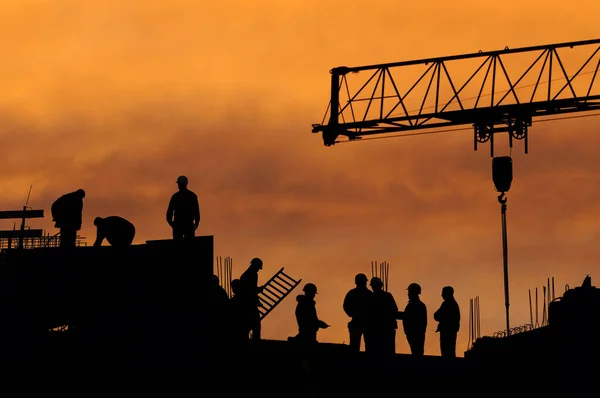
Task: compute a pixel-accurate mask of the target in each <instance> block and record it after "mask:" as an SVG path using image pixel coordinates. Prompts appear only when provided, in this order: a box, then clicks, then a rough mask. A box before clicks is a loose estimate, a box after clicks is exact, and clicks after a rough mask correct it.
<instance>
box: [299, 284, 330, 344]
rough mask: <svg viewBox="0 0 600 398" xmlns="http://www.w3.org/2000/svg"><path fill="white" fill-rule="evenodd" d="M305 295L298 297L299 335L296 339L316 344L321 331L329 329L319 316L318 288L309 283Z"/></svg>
mask: <svg viewBox="0 0 600 398" xmlns="http://www.w3.org/2000/svg"><path fill="white" fill-rule="evenodd" d="M302 291H303V292H304V294H303V295H302V294H300V295H298V296H297V297H296V301H297V302H298V304H297V305H296V321H297V322H298V334H297V335H296V337H295V338H294V340H295V341H297V342H299V343H316V342H317V332H318V331H319V329H327V328H328V327H329V325H328V324H326V323H325V322H323V321H322V320H320V319H319V317H318V316H317V308H316V303H315V296H316V295H317V286H316V285H315V284H314V283H307V284H306V285H304V288H303V289H302Z"/></svg>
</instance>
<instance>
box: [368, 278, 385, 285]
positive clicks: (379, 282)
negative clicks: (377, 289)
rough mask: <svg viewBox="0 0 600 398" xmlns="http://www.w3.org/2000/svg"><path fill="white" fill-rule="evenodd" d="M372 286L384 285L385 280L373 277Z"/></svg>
mask: <svg viewBox="0 0 600 398" xmlns="http://www.w3.org/2000/svg"><path fill="white" fill-rule="evenodd" d="M371 286H383V282H382V281H381V279H379V278H378V277H373V278H371Z"/></svg>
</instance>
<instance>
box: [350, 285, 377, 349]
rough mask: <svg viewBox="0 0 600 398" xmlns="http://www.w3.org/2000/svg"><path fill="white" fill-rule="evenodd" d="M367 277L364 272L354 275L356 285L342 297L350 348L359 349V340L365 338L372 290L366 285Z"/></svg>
mask: <svg viewBox="0 0 600 398" xmlns="http://www.w3.org/2000/svg"><path fill="white" fill-rule="evenodd" d="M367 281H368V278H367V276H366V275H365V274H357V275H356V276H355V277H354V284H355V285H356V287H354V288H352V289H350V290H349V291H348V293H346V296H345V297H344V304H343V308H344V312H345V313H346V315H348V316H349V317H350V318H352V319H351V320H350V322H348V332H349V334H350V336H349V337H350V348H352V350H353V351H360V341H361V340H362V339H364V338H365V332H366V330H367V323H368V318H369V305H370V301H371V298H372V296H373V292H372V291H370V290H369V288H368V287H367Z"/></svg>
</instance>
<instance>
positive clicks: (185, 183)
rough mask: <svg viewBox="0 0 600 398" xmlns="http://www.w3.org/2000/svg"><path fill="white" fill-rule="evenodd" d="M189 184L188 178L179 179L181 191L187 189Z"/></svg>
mask: <svg viewBox="0 0 600 398" xmlns="http://www.w3.org/2000/svg"><path fill="white" fill-rule="evenodd" d="M187 184H188V179H187V177H186V176H179V177H177V186H178V187H179V189H182V188H185V187H187Z"/></svg>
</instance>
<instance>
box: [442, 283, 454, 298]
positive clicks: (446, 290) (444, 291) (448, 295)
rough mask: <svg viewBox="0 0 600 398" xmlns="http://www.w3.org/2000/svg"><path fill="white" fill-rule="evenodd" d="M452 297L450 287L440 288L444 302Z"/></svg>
mask: <svg viewBox="0 0 600 398" xmlns="http://www.w3.org/2000/svg"><path fill="white" fill-rule="evenodd" d="M452 297H454V288H453V287H452V286H444V287H443V288H442V298H443V299H444V300H446V299H449V298H452Z"/></svg>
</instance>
